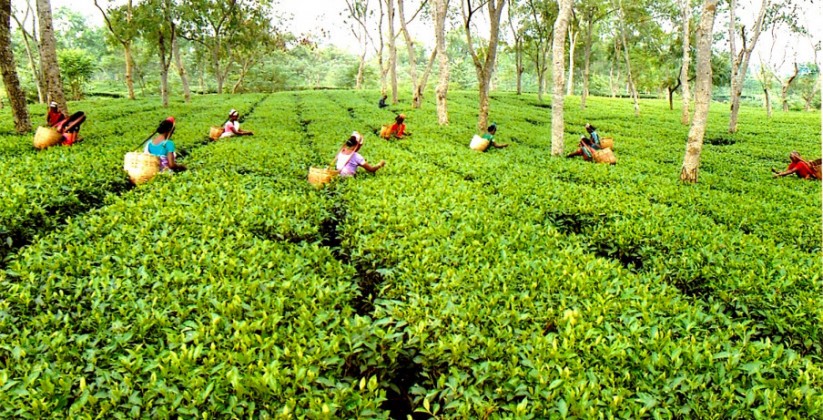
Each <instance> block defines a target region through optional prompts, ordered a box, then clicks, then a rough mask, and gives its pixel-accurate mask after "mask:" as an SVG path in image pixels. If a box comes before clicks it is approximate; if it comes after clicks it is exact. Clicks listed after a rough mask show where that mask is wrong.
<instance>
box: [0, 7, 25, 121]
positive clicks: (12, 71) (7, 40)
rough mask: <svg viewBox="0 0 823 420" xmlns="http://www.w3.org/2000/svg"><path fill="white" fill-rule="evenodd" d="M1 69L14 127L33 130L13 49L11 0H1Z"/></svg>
mask: <svg viewBox="0 0 823 420" xmlns="http://www.w3.org/2000/svg"><path fill="white" fill-rule="evenodd" d="M0 71H2V73H3V84H4V85H5V86H6V94H7V95H8V97H9V102H10V104H11V112H12V116H13V118H14V129H15V130H16V131H17V132H18V133H25V132H28V131H31V120H30V119H29V110H28V108H26V93H25V92H24V91H23V89H22V88H21V87H20V80H19V79H18V78H17V64H16V63H15V60H14V51H12V49H11V0H0Z"/></svg>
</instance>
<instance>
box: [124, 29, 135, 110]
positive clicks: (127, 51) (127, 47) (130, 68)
mask: <svg viewBox="0 0 823 420" xmlns="http://www.w3.org/2000/svg"><path fill="white" fill-rule="evenodd" d="M123 53H124V58H125V60H126V87H127V88H128V90H129V99H131V100H134V76H133V74H132V73H133V72H134V64H133V63H132V56H131V42H124V43H123Z"/></svg>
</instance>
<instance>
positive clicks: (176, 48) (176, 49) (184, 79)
mask: <svg viewBox="0 0 823 420" xmlns="http://www.w3.org/2000/svg"><path fill="white" fill-rule="evenodd" d="M171 49H172V54H173V55H174V66H175V67H177V74H178V75H180V82H181V83H182V84H183V99H184V100H185V101H186V103H190V102H191V88H189V75H188V73H187V72H186V67H185V66H183V59H182V57H180V45H179V44H178V42H177V37H174V38H172V40H171ZM244 75H245V74H244ZM242 81H243V78H242V77H241V78H240V83H242Z"/></svg>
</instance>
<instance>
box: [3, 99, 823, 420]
mask: <svg viewBox="0 0 823 420" xmlns="http://www.w3.org/2000/svg"><path fill="white" fill-rule="evenodd" d="M377 99H378V94H377V92H365V93H363V92H351V91H313V92H300V93H294V92H288V93H277V94H272V95H244V96H225V97H215V96H209V97H197V98H195V99H194V102H193V103H192V104H191V105H187V104H184V103H182V102H175V103H173V104H172V105H171V107H170V108H169V109H167V110H164V109H161V108H159V107H158V106H157V103H156V101H149V100H138V101H136V102H134V101H132V102H129V101H125V100H89V101H84V102H80V103H74V104H72V109H73V110H76V109H82V110H84V111H85V112H86V113H87V114H88V115H89V120H88V121H87V123H86V125H85V126H84V128H83V131H82V133H81V135H82V136H83V137H85V141H83V142H82V143H80V144H79V145H76V146H74V147H71V148H65V147H54V148H51V149H48V150H45V151H41V152H37V151H35V150H34V149H33V148H32V147H31V136H17V135H11V134H7V133H11V132H12V126H11V122H10V115H9V111H8V110H4V111H2V114H3V118H2V122H0V132H2V133H6V134H3V135H2V136H0V172H2V174H3V177H2V179H0V198H2V203H3V206H2V208H0V418H36V419H40V418H132V417H152V418H155V417H156V418H165V417H183V418H193V417H198V418H215V417H217V418H241V417H242V418H275V417H276V418H354V417H365V418H368V417H378V418H382V417H403V418H405V416H406V415H413V416H414V417H415V418H425V417H428V416H430V415H434V416H438V417H446V418H500V417H509V418H530V417H532V418H564V417H578V418H615V417H619V418H641V417H653V418H781V417H786V418H804V419H805V418H820V417H823V394H821V393H822V392H823V306H821V304H820V302H821V293H822V292H823V280H821V274H822V273H823V264H821V255H823V254H822V253H821V219H822V217H821V184H820V183H819V182H814V181H804V180H800V179H798V178H796V177H794V176H792V177H785V178H780V179H773V178H771V174H770V171H769V169H770V168H772V167H775V168H779V169H781V170H782V169H783V168H785V166H786V165H787V163H788V154H789V152H790V151H791V150H798V151H799V152H800V153H801V154H802V155H803V156H805V157H808V158H817V157H819V156H820V152H821V142H820V139H821V133H820V126H821V124H820V120H821V116H820V113H819V112H814V113H799V112H792V113H781V112H776V113H775V115H774V118H772V119H767V118H766V117H765V113H764V112H763V111H762V110H760V109H744V110H743V112H742V113H741V124H740V127H741V131H740V132H739V133H737V134H735V135H729V134H726V133H725V127H726V125H727V116H728V115H727V109H726V108H727V107H726V105H724V104H716V105H715V106H714V107H713V108H712V115H711V121H710V126H709V129H708V134H707V138H706V146H705V147H704V152H703V159H702V165H701V172H700V182H699V183H698V184H696V185H690V186H687V185H681V183H680V182H679V181H678V175H679V170H680V164H681V162H682V158H683V153H684V150H685V147H684V146H685V138H686V134H687V132H688V127H684V126H682V125H680V123H679V115H680V114H679V111H678V110H674V111H669V110H668V109H667V107H666V105H665V104H664V103H663V101H644V102H643V103H642V104H641V106H642V115H641V117H637V118H636V117H634V116H633V114H632V105H631V103H630V102H629V101H626V100H615V99H608V98H594V99H590V101H589V102H590V106H589V108H588V109H587V110H585V111H581V110H580V107H579V102H577V100H576V98H573V97H572V98H569V99H568V100H567V112H566V134H567V136H566V151H567V152H570V151H572V150H573V148H575V147H576V143H577V139H578V138H579V136H580V135H581V134H583V132H584V130H583V125H584V124H585V123H586V122H591V123H593V124H594V125H595V126H597V127H598V128H599V132H600V134H601V136H611V137H614V138H615V144H616V148H615V151H616V154H617V157H618V164H617V165H616V166H608V165H594V164H590V163H587V162H583V161H582V160H580V159H579V158H578V159H564V158H552V157H550V156H549V142H550V139H549V137H550V124H549V123H550V112H551V111H550V109H549V105H548V104H545V103H539V102H538V101H537V99H536V97H534V96H529V95H524V96H516V95H514V94H497V95H495V96H494V97H493V100H492V115H491V118H492V120H494V121H496V122H497V124H498V126H499V129H498V135H497V138H498V140H499V141H502V142H505V143H511V147H509V148H507V149H500V150H492V151H490V152H488V153H478V152H474V151H472V150H469V148H468V143H469V140H470V139H471V137H472V135H473V134H475V133H474V127H475V124H476V101H477V100H476V93H461V92H457V93H452V94H451V97H450V101H449V110H450V119H451V124H450V125H449V126H446V127H440V126H438V125H437V123H436V115H435V112H434V103H433V100H431V99H429V101H428V102H427V103H426V104H425V105H424V107H423V109H422V110H411V109H408V108H407V107H403V106H395V107H389V108H388V109H383V110H380V109H378V108H377V106H376V102H377ZM230 108H236V109H238V110H239V111H240V112H241V114H243V115H244V116H245V121H244V124H243V128H245V129H251V130H254V131H255V136H253V137H243V138H236V139H230V140H221V141H219V142H210V141H209V140H208V139H207V137H206V134H207V132H208V128H209V126H210V125H216V124H220V123H221V121H222V118H223V117H224V115H225V114H226V113H227V112H228V110H229V109H230ZM32 112H33V114H34V115H44V114H45V108H44V107H43V106H33V107H32ZM393 112H404V113H405V114H406V115H407V116H408V119H407V124H408V131H410V132H412V133H413V135H412V136H411V137H409V138H407V139H404V140H400V141H392V142H387V141H384V140H382V139H379V138H378V137H377V136H376V133H377V132H378V130H379V128H380V126H381V125H382V124H386V123H389V122H390V121H391V120H392V119H393V117H394V113H393ZM166 115H174V116H175V117H176V119H177V131H176V134H175V138H174V139H175V141H176V143H177V145H178V148H183V149H185V150H186V152H187V156H186V157H184V158H183V160H182V161H183V163H184V164H186V165H187V166H188V168H189V171H187V172H184V173H182V174H177V175H174V176H167V175H159V176H158V177H156V178H155V179H154V180H152V181H151V182H149V183H147V184H144V185H141V186H139V187H137V188H134V187H132V186H131V185H130V183H129V182H128V180H127V177H126V175H125V173H124V172H123V171H122V164H123V155H124V154H125V153H126V152H128V151H131V150H136V149H137V148H138V147H139V144H140V140H141V139H144V138H145V137H146V136H148V134H149V133H150V132H151V131H152V130H153V129H154V128H155V127H156V125H157V123H158V122H159V121H161V120H162V119H163V118H164V117H165V116H166ZM352 130H359V131H361V132H362V133H364V134H365V137H366V143H365V146H364V148H363V149H362V150H361V153H362V154H363V155H364V156H365V157H366V159H368V160H369V161H370V162H377V161H379V160H380V159H385V160H386V161H387V162H388V165H387V166H386V167H385V168H384V169H382V170H381V171H379V172H378V173H377V174H376V175H369V174H361V175H360V176H359V177H358V178H357V179H353V180H346V181H343V182H336V183H334V184H332V185H331V186H329V187H327V188H324V189H320V190H316V189H314V188H313V187H311V186H310V185H309V184H308V183H307V182H306V174H307V172H308V168H309V167H310V166H322V165H324V164H327V163H328V162H329V161H330V160H331V158H332V157H333V156H334V154H335V152H336V151H337V149H338V147H339V145H340V144H341V143H342V142H343V141H344V140H345V139H346V138H347V137H348V135H349V134H350V133H351V131H352Z"/></svg>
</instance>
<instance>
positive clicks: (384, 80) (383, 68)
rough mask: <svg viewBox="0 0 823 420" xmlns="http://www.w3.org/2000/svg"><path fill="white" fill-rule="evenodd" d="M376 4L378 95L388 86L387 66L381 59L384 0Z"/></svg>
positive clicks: (383, 47) (383, 43)
mask: <svg viewBox="0 0 823 420" xmlns="http://www.w3.org/2000/svg"><path fill="white" fill-rule="evenodd" d="M377 4H378V6H380V19H379V21H378V31H377V37H378V40H379V42H378V46H379V48H378V50H377V66H378V67H380V95H381V96H382V95H385V94H386V91H387V90H388V88H389V82H388V74H389V68H388V66H387V65H385V60H384V59H383V52H384V51H385V44H386V43H385V42H384V41H383V17H384V16H385V12H384V11H383V4H384V0H378V2H377Z"/></svg>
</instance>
